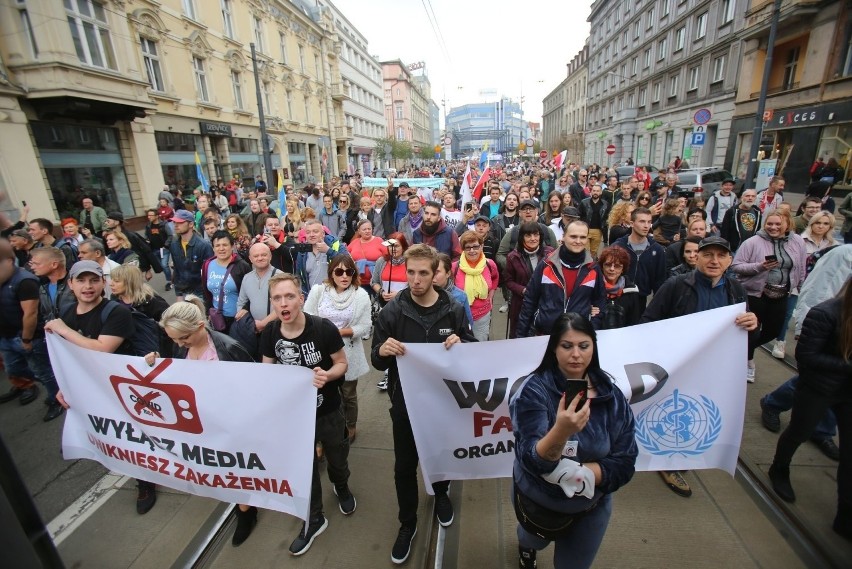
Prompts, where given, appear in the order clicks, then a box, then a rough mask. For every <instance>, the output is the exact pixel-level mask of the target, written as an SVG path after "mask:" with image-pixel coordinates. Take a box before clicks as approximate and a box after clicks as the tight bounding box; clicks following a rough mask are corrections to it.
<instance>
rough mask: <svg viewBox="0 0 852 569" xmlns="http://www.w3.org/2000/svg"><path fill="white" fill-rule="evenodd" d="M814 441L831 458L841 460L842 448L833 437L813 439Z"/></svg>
mask: <svg viewBox="0 0 852 569" xmlns="http://www.w3.org/2000/svg"><path fill="white" fill-rule="evenodd" d="M812 440H813V443H814V444H815V445H816V446H817V448H819V450H821V451H822V454H824V455H825V456H827V457H828V458H830V459H831V460H840V449H839V448H837V445H836V444H834V441H833V440H831V439H819V440H817V439H812Z"/></svg>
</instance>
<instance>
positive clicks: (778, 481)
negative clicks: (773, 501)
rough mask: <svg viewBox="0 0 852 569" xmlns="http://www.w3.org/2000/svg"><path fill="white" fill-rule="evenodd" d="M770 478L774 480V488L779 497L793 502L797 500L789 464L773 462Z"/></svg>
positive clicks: (770, 468)
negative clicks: (779, 464) (778, 464)
mask: <svg viewBox="0 0 852 569" xmlns="http://www.w3.org/2000/svg"><path fill="white" fill-rule="evenodd" d="M769 480H771V481H772V489H773V490H775V493H776V494H778V497H779V498H781V499H782V500H784V501H785V502H789V503H791V504H792V503H793V502H795V501H796V493H795V492H794V491H793V485H792V484H790V467H789V466H784V467H782V466H777V465H776V464H774V463H773V464H772V466H770V467H769Z"/></svg>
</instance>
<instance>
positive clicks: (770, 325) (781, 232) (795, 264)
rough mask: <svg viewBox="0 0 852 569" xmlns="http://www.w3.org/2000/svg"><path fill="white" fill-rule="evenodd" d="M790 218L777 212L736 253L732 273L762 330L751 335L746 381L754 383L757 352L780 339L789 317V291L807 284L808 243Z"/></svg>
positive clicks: (764, 221) (768, 216) (767, 218)
mask: <svg viewBox="0 0 852 569" xmlns="http://www.w3.org/2000/svg"><path fill="white" fill-rule="evenodd" d="M791 228H792V224H790V222H789V220H788V216H785V215H784V214H783V213H781V212H778V211H773V212H772V213H770V214H768V215H767V216H766V217H765V218H764V220H763V229H761V230H760V231H758V232H757V234H756V235H754V236H753V237H749V238H748V239H746V240H745V241H743V243H742V245H740V248H739V249H737V254H736V257H734V262H733V264H731V271H733V272H734V273H735V274H736V275H737V277H738V279H739V281H740V283H742V285H743V288H745V290H746V293H747V294H748V307H749V310H750V311H751V312H754V313H755V314H756V315H757V319H758V321H760V329H759V330H758V331H755V332H752V333H750V334H749V339H748V368H747V370H746V381H748V382H749V383H754V376H755V365H754V350H755V349H757V347H758V346H762V345H763V344H765V343H766V342H768V341H769V340H772V339H774V338H775V337H776V336H778V332H779V331H780V330H781V327H782V326H783V324H784V316H785V315H786V314H787V298H788V297H789V296H790V291H792V290H794V289H796V290H798V288H799V287H800V286H801V285H802V282H804V280H805V263H806V262H807V252H806V249H805V242H804V240H803V239H802V237H801V236H800V235H797V234H796V232H795V231H791Z"/></svg>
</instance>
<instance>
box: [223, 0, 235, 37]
mask: <svg viewBox="0 0 852 569" xmlns="http://www.w3.org/2000/svg"><path fill="white" fill-rule="evenodd" d="M231 14H233V6H232V5H231V0H222V31H223V32H224V34H225V37H226V38H231V39H233V37H234V20H233V18H232V17H231Z"/></svg>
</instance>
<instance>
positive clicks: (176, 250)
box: [169, 209, 213, 300]
mask: <svg viewBox="0 0 852 569" xmlns="http://www.w3.org/2000/svg"><path fill="white" fill-rule="evenodd" d="M171 221H172V222H173V223H174V224H175V235H176V236H177V239H173V240H172V242H171V245H169V252H170V253H171V256H172V264H173V265H174V270H173V271H172V279H173V281H174V283H173V284H174V286H175V294H176V295H177V299H178V300H183V298H184V297H185V296H186V295H188V294H194V295H196V296H197V297H198V298H203V297H204V285H203V283H202V282H201V267H202V265H204V261H206V260H207V259H209V258H210V257H212V256H213V248H212V247H210V243H208V242H207V241H205V240H204V239H202V238H201V237H199V236H198V234H196V233H195V216H194V215H193V214H192V212H190V211H186V210H185V209H182V210H180V211H176V212H175V215H174V217H172V219H171Z"/></svg>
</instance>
